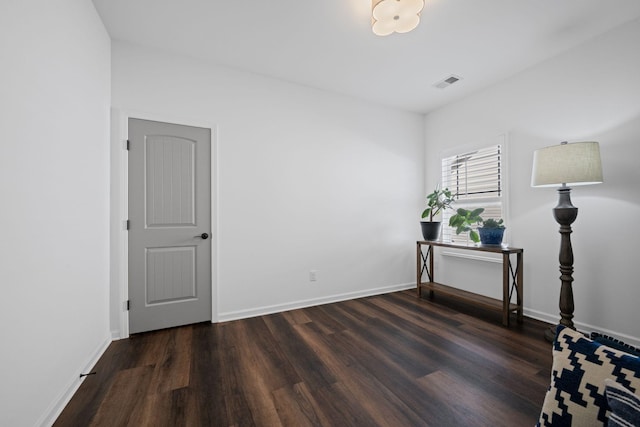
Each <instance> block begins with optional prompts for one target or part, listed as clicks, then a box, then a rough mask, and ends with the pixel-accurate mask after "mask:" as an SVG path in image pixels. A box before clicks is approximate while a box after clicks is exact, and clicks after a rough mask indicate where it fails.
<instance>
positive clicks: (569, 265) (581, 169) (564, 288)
mask: <svg viewBox="0 0 640 427" xmlns="http://www.w3.org/2000/svg"><path fill="white" fill-rule="evenodd" d="M601 182H602V164H601V161H600V147H599V145H598V143H597V142H574V143H571V144H569V143H567V142H562V143H561V144H560V145H554V146H551V147H546V148H541V149H539V150H536V151H535V152H534V153H533V171H532V173H531V186H532V187H557V186H560V187H559V188H558V196H559V197H558V205H557V206H556V207H555V208H554V209H553V216H554V218H555V219H556V221H557V222H558V224H560V236H561V238H560V257H559V259H560V282H561V287H560V324H561V325H564V326H567V327H569V328H571V329H575V326H574V325H573V320H572V319H573V309H574V306H573V288H572V282H573V249H572V248H571V237H570V235H571V224H573V221H575V219H576V217H577V216H578V208H576V207H575V206H573V205H572V204H571V197H570V194H571V188H570V187H569V186H570V185H572V186H575V185H588V184H599V183H601ZM555 334H556V326H553V327H551V328H550V329H549V330H547V331H546V332H545V334H544V335H545V338H546V339H547V340H548V341H553V340H554V338H555Z"/></svg>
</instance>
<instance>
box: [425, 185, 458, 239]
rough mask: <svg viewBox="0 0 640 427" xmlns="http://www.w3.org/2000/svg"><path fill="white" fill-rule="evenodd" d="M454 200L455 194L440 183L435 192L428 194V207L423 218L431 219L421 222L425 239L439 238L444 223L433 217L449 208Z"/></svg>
mask: <svg viewBox="0 0 640 427" xmlns="http://www.w3.org/2000/svg"><path fill="white" fill-rule="evenodd" d="M454 200H455V195H454V194H452V193H451V191H449V189H448V188H445V189H444V190H443V189H441V188H440V186H439V185H438V186H437V187H436V189H435V190H433V193H431V194H429V195H428V196H427V208H426V209H425V210H424V211H423V212H422V218H429V220H428V221H421V222H420V226H421V228H422V236H423V237H424V239H425V240H429V241H434V240H438V237H439V236H440V227H441V226H442V223H441V222H440V221H434V220H433V218H434V217H435V216H436V215H438V214H439V213H440V212H442V211H444V210H445V209H447V208H449V207H450V206H451V203H453V201H454Z"/></svg>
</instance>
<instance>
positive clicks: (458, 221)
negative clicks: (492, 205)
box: [449, 208, 484, 243]
mask: <svg viewBox="0 0 640 427" xmlns="http://www.w3.org/2000/svg"><path fill="white" fill-rule="evenodd" d="M482 212H484V208H477V209H474V210H472V211H470V210H468V209H464V208H459V209H458V210H456V213H455V214H454V215H452V216H451V218H449V226H450V227H454V228H455V229H456V234H460V233H463V232H467V231H468V232H469V238H470V239H471V240H473V241H474V242H475V243H478V242H479V241H480V236H479V235H478V232H477V231H475V230H474V229H473V228H472V227H473V226H474V225H476V224H481V223H482V217H481V216H480V214H481V213H482Z"/></svg>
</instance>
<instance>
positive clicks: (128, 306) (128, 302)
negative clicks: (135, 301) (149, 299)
mask: <svg viewBox="0 0 640 427" xmlns="http://www.w3.org/2000/svg"><path fill="white" fill-rule="evenodd" d="M130 309H131V300H127V311H129V310H130Z"/></svg>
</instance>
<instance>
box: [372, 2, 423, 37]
mask: <svg viewBox="0 0 640 427" xmlns="http://www.w3.org/2000/svg"><path fill="white" fill-rule="evenodd" d="M423 7H424V0H373V3H372V5H371V18H372V22H371V27H372V29H373V33H374V34H376V35H378V36H388V35H389V34H391V33H394V32H395V33H408V32H409V31H411V30H413V29H414V28H416V27H417V26H418V24H419V23H420V12H421V11H422V8H423Z"/></svg>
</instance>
